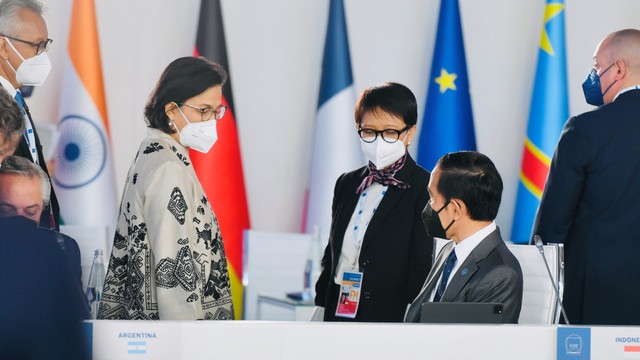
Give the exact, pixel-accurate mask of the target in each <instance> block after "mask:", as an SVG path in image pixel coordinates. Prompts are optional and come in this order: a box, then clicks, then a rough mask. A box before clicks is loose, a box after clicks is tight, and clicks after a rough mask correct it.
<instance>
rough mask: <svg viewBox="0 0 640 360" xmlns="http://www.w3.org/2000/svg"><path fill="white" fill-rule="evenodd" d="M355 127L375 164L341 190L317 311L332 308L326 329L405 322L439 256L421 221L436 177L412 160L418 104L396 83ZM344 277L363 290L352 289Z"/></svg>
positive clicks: (379, 93)
mask: <svg viewBox="0 0 640 360" xmlns="http://www.w3.org/2000/svg"><path fill="white" fill-rule="evenodd" d="M355 120H356V130H357V131H358V134H359V135H360V138H361V145H362V150H363V152H364V154H365V157H366V158H367V160H369V163H368V165H367V166H365V167H362V168H360V169H357V170H355V171H352V172H349V173H345V174H343V175H342V176H340V178H339V179H338V181H337V182H336V186H335V190H334V197H333V206H332V220H331V230H330V235H329V244H328V245H327V247H326V249H325V252H324V257H323V259H322V267H323V270H322V273H321V274H320V277H319V279H318V282H317V283H316V294H317V295H316V299H315V303H316V305H318V306H321V307H324V308H325V315H324V320H325V321H378V322H380V321H398V322H401V321H402V320H403V317H404V313H405V310H406V308H407V305H408V304H410V303H411V302H412V301H413V299H414V298H415V297H416V296H417V295H418V293H419V292H420V289H421V286H422V284H423V282H424V279H425V278H426V276H427V274H428V273H429V270H430V269H431V263H432V250H433V239H432V238H431V237H429V236H428V235H427V233H426V230H425V227H424V225H423V222H422V218H421V213H422V210H423V209H424V207H425V206H426V204H427V202H428V201H429V193H428V191H427V184H428V183H429V172H428V171H427V170H425V169H423V168H422V167H420V166H418V165H417V164H416V163H415V161H414V160H413V159H412V158H411V156H410V155H409V154H408V152H407V147H408V146H409V144H410V143H411V139H412V138H413V136H414V134H415V132H416V120H417V106H416V99H415V96H414V95H413V93H412V92H411V90H409V89H408V88H407V87H405V86H404V85H401V84H397V83H384V84H381V85H379V86H374V87H371V88H368V89H366V90H365V91H364V92H363V93H362V95H361V96H360V99H359V100H358V103H357V105H356V110H355ZM345 272H346V273H347V276H346V278H350V279H354V278H355V279H357V278H358V277H359V276H361V280H362V281H361V283H359V284H357V281H356V285H351V287H349V286H348V285H349V284H350V283H349V282H348V281H343V278H345V276H344V275H343V274H344V273H345ZM341 285H342V288H341ZM339 299H342V301H340V306H338V305H339V304H338V302H339V301H338V300H339ZM356 303H357V306H356ZM337 309H339V311H338V312H340V313H342V314H337V312H336V310H337Z"/></svg>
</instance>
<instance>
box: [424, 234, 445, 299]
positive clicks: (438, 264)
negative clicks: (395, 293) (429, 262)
mask: <svg viewBox="0 0 640 360" xmlns="http://www.w3.org/2000/svg"><path fill="white" fill-rule="evenodd" d="M451 250H453V241H450V242H448V243H447V244H445V245H444V246H443V247H442V250H440V253H439V254H438V258H437V259H436V261H435V263H434V264H433V269H435V270H434V271H430V272H429V275H428V276H427V279H426V280H425V282H424V285H423V286H422V290H421V291H420V292H421V293H422V292H426V293H427V294H431V292H432V291H433V289H434V287H435V282H436V281H437V280H438V278H440V274H442V270H443V269H444V263H445V262H446V261H447V258H448V257H449V254H450V253H451ZM418 296H420V295H418Z"/></svg>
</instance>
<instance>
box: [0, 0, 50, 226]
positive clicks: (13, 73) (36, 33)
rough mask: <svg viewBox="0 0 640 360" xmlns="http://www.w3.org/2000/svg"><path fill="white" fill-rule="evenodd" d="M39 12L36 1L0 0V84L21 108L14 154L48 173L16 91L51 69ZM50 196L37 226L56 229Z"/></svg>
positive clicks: (38, 81)
mask: <svg viewBox="0 0 640 360" xmlns="http://www.w3.org/2000/svg"><path fill="white" fill-rule="evenodd" d="M42 13H43V5H42V4H41V3H40V2H39V1H37V0H2V2H0V85H1V86H2V87H3V88H4V89H5V90H6V91H7V92H8V93H9V95H10V96H11V97H12V98H13V99H14V100H15V101H16V103H18V105H20V107H21V109H22V111H23V118H24V125H25V131H24V135H23V136H22V137H21V139H20V142H19V143H18V147H17V148H16V150H15V153H14V155H16V156H21V157H24V158H27V159H29V160H30V161H32V162H34V163H36V164H38V165H40V167H41V168H42V169H43V170H44V171H45V172H46V173H47V175H49V171H48V169H47V165H46V163H45V160H44V155H43V152H42V145H41V144H40V139H39V137H38V133H37V131H36V128H35V124H34V122H33V119H32V118H31V113H30V112H29V107H28V106H27V104H26V102H25V101H24V98H23V96H22V93H21V92H20V87H21V86H23V85H29V86H39V85H42V84H43V83H44V81H45V80H46V79H47V76H48V75H49V72H50V70H51V63H50V62H49V57H48V55H47V50H48V48H49V45H50V44H51V42H52V40H51V39H49V38H48V36H49V33H48V31H47V24H46V23H45V21H44V18H43V17H42ZM50 197H51V204H50V206H49V207H48V208H47V209H45V210H44V211H43V212H42V217H41V219H40V226H44V227H47V228H55V229H58V228H59V213H60V208H59V205H58V199H57V197H56V195H55V192H54V190H53V187H51V196H50Z"/></svg>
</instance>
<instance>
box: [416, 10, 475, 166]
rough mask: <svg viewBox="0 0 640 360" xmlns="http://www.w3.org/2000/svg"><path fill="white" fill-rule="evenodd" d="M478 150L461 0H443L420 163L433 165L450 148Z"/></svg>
mask: <svg viewBox="0 0 640 360" xmlns="http://www.w3.org/2000/svg"><path fill="white" fill-rule="evenodd" d="M459 150H476V137H475V131H474V129H473V114H472V112H471V97H470V95H469V79H468V77H467V62H466V58H465V54H464V41H463V39H462V24H461V23H460V7H459V6H458V0H442V1H441V3H440V19H439V20H438V34H437V37H436V46H435V50H434V52H433V63H432V64H431V75H430V76H429V91H428V93H427V105H426V107H425V111H424V117H423V121H422V130H421V131H420V144H419V147H418V164H420V165H422V166H423V167H424V168H426V169H429V170H430V169H432V168H433V167H434V165H435V164H436V162H437V161H438V159H439V158H440V157H441V156H442V155H444V154H446V153H449V152H452V151H459Z"/></svg>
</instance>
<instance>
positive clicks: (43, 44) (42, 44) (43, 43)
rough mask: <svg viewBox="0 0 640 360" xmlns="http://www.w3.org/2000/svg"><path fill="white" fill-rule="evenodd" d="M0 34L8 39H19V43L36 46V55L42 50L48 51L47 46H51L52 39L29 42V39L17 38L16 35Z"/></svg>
mask: <svg viewBox="0 0 640 360" xmlns="http://www.w3.org/2000/svg"><path fill="white" fill-rule="evenodd" d="M0 36H4V37H6V38H8V39H11V40H15V41H19V42H21V43H25V44H29V45H31V46H33V47H35V48H36V55H40V54H42V53H43V52H47V51H49V47H50V46H51V43H52V42H53V40H51V39H47V40H45V41H41V42H37V43H35V42H31V41H27V40H22V39H18V38H16V37H12V36H8V35H4V34H0Z"/></svg>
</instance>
